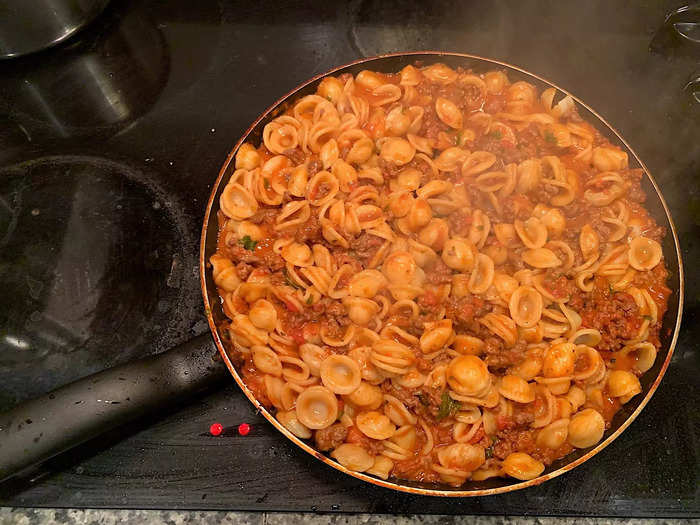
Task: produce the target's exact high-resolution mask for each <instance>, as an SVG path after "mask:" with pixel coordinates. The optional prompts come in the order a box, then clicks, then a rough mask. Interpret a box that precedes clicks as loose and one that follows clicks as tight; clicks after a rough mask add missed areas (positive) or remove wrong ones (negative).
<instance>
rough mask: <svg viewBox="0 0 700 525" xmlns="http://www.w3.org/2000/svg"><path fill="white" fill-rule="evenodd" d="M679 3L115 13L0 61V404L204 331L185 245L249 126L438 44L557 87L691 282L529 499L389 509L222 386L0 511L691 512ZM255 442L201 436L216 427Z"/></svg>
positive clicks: (2, 496)
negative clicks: (573, 458)
mask: <svg viewBox="0 0 700 525" xmlns="http://www.w3.org/2000/svg"><path fill="white" fill-rule="evenodd" d="M682 6H683V3H682V2H675V1H659V2H635V3H625V4H622V3H617V2H607V1H604V0H600V1H592V2H585V3H581V2H505V1H503V2H502V1H494V2H489V3H488V4H484V3H481V2H452V1H441V2H420V3H413V2H398V1H395V0H389V1H386V0H381V1H379V0H377V1H374V0H353V1H350V2H342V3H337V4H336V3H334V2H322V1H319V2H299V1H294V2H290V1H280V2H233V1H232V2H214V1H211V2H190V1H186V0H171V1H169V2H160V1H157V0H143V1H135V0H134V1H122V2H118V1H115V2H113V3H112V5H111V6H110V7H109V8H108V9H107V11H106V12H105V13H104V14H103V16H101V17H100V18H99V19H98V20H97V21H96V22H95V23H94V24H92V25H91V26H90V27H89V28H87V29H86V30H85V31H84V32H82V33H81V34H80V35H79V38H77V39H75V40H72V41H70V42H68V43H66V44H65V45H62V46H60V47H58V48H55V49H51V50H48V51H45V52H42V53H39V54H36V55H33V56H30V57H25V58H22V59H18V60H14V61H5V62H0V409H5V408H9V407H10V406H12V405H13V404H15V403H18V402H20V401H22V400H25V399H28V398H31V397H34V396H37V395H40V394H42V393H44V392H47V391H48V390H51V389H53V388H56V387H57V386H60V385H62V384H65V383H67V382H70V381H72V380H74V379H77V378H80V377H83V376H85V375H88V374H90V373H93V372H95V371H99V370H101V369H104V368H107V367H110V366H113V365H115V364H118V363H121V362H126V361H129V360H131V359H134V358H136V357H140V356H145V355H148V354H152V353H155V352H159V351H161V350H164V349H166V348H169V347H172V346H174V345H176V344H178V343H180V342H183V341H186V340H188V339H190V338H192V337H194V336H195V335H198V334H201V333H204V332H206V330H207V326H206V323H205V320H204V317H203V313H202V307H201V297H200V293H199V288H198V276H197V267H196V266H197V250H198V247H197V239H198V235H199V228H200V225H199V223H200V221H201V219H202V216H203V211H204V205H205V201H206V199H207V197H208V194H209V190H210V188H211V184H212V182H213V180H214V178H215V177H216V174H217V173H218V169H219V166H220V165H221V164H222V163H223V161H224V159H225V157H226V155H227V153H228V152H229V149H230V148H231V146H232V145H233V144H234V143H235V141H236V139H237V138H238V136H239V135H240V134H241V133H242V132H243V131H244V130H245V129H246V128H247V126H248V124H249V123H250V122H251V121H252V120H253V119H254V118H255V117H256V116H257V115H258V114H259V113H260V112H261V111H262V110H264V109H265V108H266V107H267V106H268V105H269V104H271V103H272V102H273V101H274V100H276V99H277V98H279V97H280V96H281V95H283V94H284V93H286V92H287V91H289V90H290V89H292V88H293V87H294V86H295V85H296V84H297V83H299V82H301V81H303V80H305V79H307V78H309V77H311V76H313V75H315V74H318V73H320V72H323V71H325V70H327V69H329V68H331V67H333V66H337V65H340V64H343V63H345V62H349V61H351V60H354V59H356V58H360V57H364V56H371V55H376V54H381V53H386V52H394V51H407V50H446V51H459V52H465V53H472V54H477V55H481V56H485V57H490V58H496V59H499V60H503V61H506V62H510V63H512V64H515V65H518V66H521V67H523V68H526V69H529V70H530V71H532V72H534V73H537V74H539V75H541V76H543V77H545V78H548V79H550V80H552V81H554V82H555V83H558V84H559V85H561V86H563V87H564V88H566V89H568V90H569V91H571V92H573V93H574V94H576V95H578V96H579V97H580V98H582V99H583V100H585V101H587V102H588V103H589V104H590V105H591V106H592V107H593V108H594V109H596V110H597V111H599V112H600V113H601V114H602V115H604V116H605V117H607V119H608V120H609V121H610V122H611V123H612V124H613V125H614V126H616V127H617V128H618V129H619V130H620V131H621V133H622V134H623V136H625V137H626V138H627V140H628V141H629V142H630V144H632V146H633V147H634V148H635V149H636V151H637V152H638V153H639V155H640V156H641V158H642V159H643V160H644V161H645V162H646V163H647V165H648V166H649V168H650V170H651V171H652V173H653V174H654V175H655V176H656V178H657V180H658V181H659V183H660V185H661V188H662V190H663V192H664V194H665V196H666V199H667V200H668V203H669V206H670V208H671V210H672V213H673V216H674V218H675V221H676V225H677V227H678V233H679V236H680V239H681V244H682V248H683V257H684V260H685V263H686V267H687V274H688V276H687V282H686V308H685V314H684V323H683V324H684V326H683V330H682V332H681V336H680V339H679V342H678V346H677V348H676V352H675V355H674V357H673V361H672V363H671V366H670V368H669V370H668V372H667V374H666V377H665V378H664V380H663V382H662V383H661V386H660V388H659V390H658V392H657V393H656V395H655V396H654V398H653V399H652V400H651V402H650V403H649V405H648V406H647V407H646V408H645V410H644V412H643V413H642V414H641V416H640V417H639V418H638V419H637V420H636V421H635V422H634V424H633V425H632V426H631V427H630V428H629V429H628V430H626V431H625V432H624V434H623V435H622V436H621V437H620V438H618V439H617V440H616V441H615V442H614V443H613V444H612V445H611V446H610V447H608V448H607V449H606V450H605V452H604V453H602V454H599V455H598V456H596V457H594V458H593V459H591V460H590V461H588V462H587V463H586V464H584V465H582V466H580V467H578V468H576V469H575V470H574V471H573V472H571V473H569V474H566V475H564V476H561V477H559V478H557V479H554V480H552V481H549V482H547V483H545V484H544V485H542V486H540V487H535V488H531V489H527V490H525V491H521V492H517V493H512V494H506V495H502V496H492V497H487V498H480V499H465V500H458V501H451V500H445V499H437V498H425V497H414V496H408V495H403V494H396V493H392V492H390V491H387V490H385V489H380V488H377V487H372V486H367V485H364V484H362V483H361V482H359V481H357V480H355V479H352V478H349V477H346V476H343V475H341V474H339V473H337V472H336V471H334V470H332V469H330V468H328V467H326V466H325V465H322V464H321V463H319V462H317V461H315V460H313V459H312V458H311V457H309V456H308V455H306V454H303V453H302V452H300V451H298V450H296V449H294V447H293V446H291V445H290V444H289V443H288V442H287V441H286V440H285V439H284V438H283V437H281V436H279V435H277V433H276V432H275V431H274V430H273V429H272V428H271V427H270V426H269V425H268V424H267V423H266V422H264V420H263V419H262V418H261V417H260V416H258V415H256V414H255V413H254V411H253V410H252V409H251V407H250V404H249V403H248V401H247V400H246V399H245V398H244V396H243V395H242V394H241V393H240V392H239V391H238V390H237V388H236V387H235V386H234V385H233V384H232V385H231V386H229V387H228V388H225V389H224V390H222V391H219V392H216V393H213V394H210V395H208V396H206V397H204V398H201V399H198V400H193V401H192V402H191V403H189V404H187V405H183V406H172V407H169V408H168V409H167V410H165V411H164V412H163V413H161V414H158V415H157V416H152V417H149V418H147V419H145V420H141V421H139V422H137V423H134V424H132V425H130V426H128V427H126V428H122V429H120V430H119V431H115V432H111V433H110V434H109V435H107V436H104V437H102V438H99V439H98V440H95V441H93V442H90V443H88V444H87V445H84V446H82V447H80V448H79V449H77V450H74V451H72V452H70V453H68V454H65V455H63V456H61V457H59V458H56V459H54V460H52V461H51V462H49V463H48V464H47V465H45V466H44V467H43V468H42V469H41V470H40V471H38V472H36V473H34V474H32V475H30V476H25V477H23V478H20V479H16V480H13V481H10V482H6V483H4V484H0V504H2V505H16V506H49V507H62V506H70V507H140V508H149V507H150V508H203V509H204V508H212V509H260V510H309V511H319V512H321V511H331V512H333V511H341V512H342V511H348V512H350V511H353V512H361V511H365V512H395V513H415V512H434V513H491V514H504V513H507V514H535V515H561V514H565V515H582V514H590V515H605V516H650V515H656V516H698V515H699V514H700V496H699V492H698V480H699V478H700V469H699V465H700V461H699V456H700V418H699V417H698V406H700V390H699V385H698V377H700V351H699V349H698V341H699V340H700V328H698V326H697V324H696V317H697V315H698V306H699V303H698V297H699V296H698V293H699V288H698V284H697V283H698V281H697V280H696V277H698V275H699V274H698V269H697V264H698V261H700V148H699V146H700V26H699V25H697V23H698V22H699V21H700V16H698V11H692V10H690V11H681V12H679V13H677V14H675V15H672V16H671V17H670V18H669V19H668V20H666V17H667V15H669V13H672V12H673V11H674V10H676V9H678V8H679V7H682ZM214 421H219V422H221V423H222V424H223V425H224V426H226V427H233V426H235V425H238V424H239V423H241V422H247V423H250V424H251V425H252V431H251V433H250V434H249V435H247V436H245V437H242V436H239V435H237V434H236V433H235V432H227V433H225V434H227V436H224V437H220V438H213V437H210V436H209V435H208V433H207V430H208V428H209V425H210V424H211V423H212V422H214Z"/></svg>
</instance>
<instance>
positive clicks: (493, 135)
mask: <svg viewBox="0 0 700 525" xmlns="http://www.w3.org/2000/svg"><path fill="white" fill-rule="evenodd" d="M489 136H490V137H491V138H494V139H496V140H501V139H502V138H503V133H501V132H500V131H499V130H497V129H494V130H493V131H492V132H491V133H489Z"/></svg>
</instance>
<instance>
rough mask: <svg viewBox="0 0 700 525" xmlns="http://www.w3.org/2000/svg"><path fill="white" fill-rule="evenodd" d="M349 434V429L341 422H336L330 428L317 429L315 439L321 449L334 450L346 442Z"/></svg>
mask: <svg viewBox="0 0 700 525" xmlns="http://www.w3.org/2000/svg"><path fill="white" fill-rule="evenodd" d="M347 436H348V429H347V428H345V425H342V424H341V423H336V424H334V425H331V426H329V427H328V428H322V429H320V430H317V431H316V432H315V434H314V441H316V447H317V448H318V449H319V450H324V451H326V450H333V449H334V448H336V447H338V446H339V445H341V444H342V443H344V442H345V438H346V437H347Z"/></svg>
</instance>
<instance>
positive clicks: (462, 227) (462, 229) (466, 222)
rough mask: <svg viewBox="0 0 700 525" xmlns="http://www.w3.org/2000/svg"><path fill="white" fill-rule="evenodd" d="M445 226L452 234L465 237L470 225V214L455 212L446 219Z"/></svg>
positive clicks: (467, 212) (460, 211) (468, 212)
mask: <svg viewBox="0 0 700 525" xmlns="http://www.w3.org/2000/svg"><path fill="white" fill-rule="evenodd" d="M447 224H448V225H449V226H450V231H451V232H452V233H453V234H455V235H459V236H461V237H467V236H468V235H469V228H470V227H471V224H472V214H471V212H470V211H462V210H457V211H455V212H454V213H451V214H450V216H449V217H448V218H447Z"/></svg>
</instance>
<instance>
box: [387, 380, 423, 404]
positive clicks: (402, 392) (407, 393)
mask: <svg viewBox="0 0 700 525" xmlns="http://www.w3.org/2000/svg"><path fill="white" fill-rule="evenodd" d="M382 390H383V391H384V392H385V393H386V394H389V395H392V396H394V397H395V398H396V399H398V400H399V401H401V402H402V403H403V404H404V405H406V406H407V407H408V408H411V407H415V406H416V405H418V403H419V400H418V398H417V397H416V396H415V395H414V393H413V390H409V389H408V388H403V387H401V386H397V385H394V383H392V382H391V380H390V379H387V380H386V381H384V382H383V383H382Z"/></svg>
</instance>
